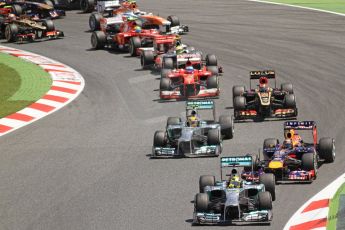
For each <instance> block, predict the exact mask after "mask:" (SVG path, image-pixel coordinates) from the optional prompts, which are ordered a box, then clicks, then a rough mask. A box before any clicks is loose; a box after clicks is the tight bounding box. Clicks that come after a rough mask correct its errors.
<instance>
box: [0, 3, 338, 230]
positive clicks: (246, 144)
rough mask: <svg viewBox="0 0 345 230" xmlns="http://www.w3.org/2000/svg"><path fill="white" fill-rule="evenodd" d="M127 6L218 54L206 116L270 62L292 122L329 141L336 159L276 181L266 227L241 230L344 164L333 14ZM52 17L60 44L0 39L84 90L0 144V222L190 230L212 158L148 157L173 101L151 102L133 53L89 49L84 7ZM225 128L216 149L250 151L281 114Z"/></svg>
mask: <svg viewBox="0 0 345 230" xmlns="http://www.w3.org/2000/svg"><path fill="white" fill-rule="evenodd" d="M139 4H140V6H141V8H143V10H146V11H150V12H153V13H159V14H160V15H164V16H168V15H170V14H176V15H178V16H179V17H180V20H181V22H182V23H183V24H187V25H189V26H190V30H191V32H190V34H189V35H187V36H185V37H183V39H184V41H185V43H189V44H193V46H195V47H196V48H199V49H201V50H203V51H204V52H205V53H215V54H216V55H217V56H218V61H219V63H220V64H221V65H222V66H223V67H224V71H225V74H224V76H222V77H221V80H220V81H221V90H222V92H221V99H219V100H217V110H218V115H219V114H223V113H232V112H233V111H232V110H231V109H230V108H231V106H232V99H231V98H232V92H231V89H232V86H233V85H235V84H245V85H248V84H249V77H248V73H249V71H250V70H256V69H263V68H273V69H275V70H276V71H277V77H278V84H280V83H282V82H286V81H291V82H293V83H294V86H295V93H296V96H297V105H298V107H299V114H300V116H299V119H301V120H302V119H306V120H316V121H317V122H318V124H319V126H318V128H319V136H320V137H322V136H331V137H334V138H335V139H336V148H337V150H336V151H337V157H336V162H335V163H333V164H330V165H323V166H322V167H321V168H320V170H319V176H318V179H317V180H316V181H315V182H314V183H313V184H311V185H279V186H277V201H276V202H275V203H274V210H273V211H274V219H273V222H272V223H271V225H270V226H262V225H261V226H260V225H250V226H246V227H243V229H282V228H283V226H284V224H285V223H286V222H287V220H288V219H289V218H290V216H291V215H292V214H293V213H294V212H295V211H296V210H297V209H298V208H299V207H300V206H301V205H302V204H303V203H304V202H305V201H307V200H308V199H309V198H310V197H311V196H312V195H314V194H315V193H316V192H318V191H319V190H321V188H323V187H324V186H326V185H327V184H328V183H330V182H331V181H332V180H334V179H335V178H336V177H337V176H338V175H340V173H342V172H343V170H344V168H345V154H344V144H345V136H344V135H343V134H344V132H345V125H344V121H343V119H344V113H345V109H344V108H345V102H344V100H343V93H344V88H345V81H344V77H345V66H344V63H345V39H344V35H345V23H344V22H345V18H344V17H340V16H336V15H331V14H326V13H318V12H313V11H308V10H303V9H295V8H289V7H284V6H277V5H268V4H261V3H254V2H247V1H243V0H231V1H230V0H214V1H209V0H198V1H194V0H176V1H169V0H164V1H163V0H141V1H140V2H139ZM55 23H56V27H57V28H60V29H62V30H64V32H65V34H66V37H65V38H64V39H61V40H55V41H50V42H37V43H32V44H25V45H16V44H11V45H10V46H11V47H16V48H21V49H24V50H28V51H32V52H36V53H39V54H42V55H46V56H48V57H51V58H53V59H56V60H58V61H61V62H64V63H66V64H68V65H70V66H72V67H73V68H75V69H76V70H78V71H80V73H81V74H82V75H83V76H84V78H85V81H86V87H85V90H84V92H83V93H82V94H81V95H80V96H79V98H77V100H75V101H74V102H72V103H71V104H69V105H68V106H67V107H66V108H64V109H62V110H60V111H58V112H56V113H54V114H52V115H50V116H48V117H46V118H44V119H43V120H41V121H39V122H36V123H34V124H32V125H29V126H27V127H24V128H22V129H20V130H18V131H15V132H13V133H11V134H9V135H7V136H5V137H2V138H1V139H0V146H1V160H0V229H2V230H14V229H15V230H22V229H25V230H38V229H42V230H46V229H49V230H61V229H66V230H69V229H73V230H78V229H80V230H85V229H102V230H103V229H112V230H113V229H116V230H117V229H119V230H122V229H143V230H152V229H169V230H170V229H171V230H172V229H176V230H180V229H190V228H191V223H190V222H191V218H192V212H193V204H192V203H191V201H192V200H193V198H194V195H195V193H197V191H198V179H199V176H200V175H202V174H215V175H216V176H217V178H219V159H217V158H203V159H175V160H174V159H172V160H169V159H168V160H165V159H159V160H150V159H149V157H148V155H149V154H150V153H151V145H152V138H153V133H154V131H155V130H158V129H163V128H164V126H165V122H166V117H168V116H178V115H180V114H181V113H182V112H184V103H183V102H171V103H159V102H158V101H157V99H158V91H157V89H158V86H159V81H158V80H157V79H158V77H159V75H154V73H153V74H151V71H147V70H145V71H142V70H141V69H140V64H139V59H137V58H130V57H129V55H127V54H121V53H120V54H118V53H115V52H108V51H102V50H100V51H93V50H90V49H89V48H90V46H91V45H90V35H91V34H90V33H89V32H87V31H88V15H87V14H80V13H77V12H68V16H67V17H66V18H65V19H63V20H57V21H55ZM1 44H2V45H9V44H7V43H5V42H3V43H1ZM235 132H236V133H235V138H234V139H233V140H230V141H226V142H225V147H224V150H225V151H224V153H223V154H224V155H238V154H245V153H256V152H257V150H258V148H260V147H262V143H263V140H264V139H265V138H268V137H276V136H277V137H279V138H280V139H281V138H282V136H283V132H282V122H281V121H273V122H260V123H253V122H251V123H243V124H237V125H236V131H235ZM201 228H202V229H214V227H201ZM235 228H236V227H231V226H230V227H229V228H228V229H235Z"/></svg>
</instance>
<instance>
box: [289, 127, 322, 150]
mask: <svg viewBox="0 0 345 230" xmlns="http://www.w3.org/2000/svg"><path fill="white" fill-rule="evenodd" d="M290 129H293V130H312V134H313V141H314V145H315V146H316V145H317V128H316V122H315V121H286V122H284V136H285V134H286V132H290V131H289V130H290Z"/></svg>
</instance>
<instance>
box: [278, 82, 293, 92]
mask: <svg viewBox="0 0 345 230" xmlns="http://www.w3.org/2000/svg"><path fill="white" fill-rule="evenodd" d="M280 89H281V91H284V92H287V93H289V94H293V86H292V83H282V84H281V85H280Z"/></svg>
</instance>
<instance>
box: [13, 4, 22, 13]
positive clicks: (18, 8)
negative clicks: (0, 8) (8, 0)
mask: <svg viewBox="0 0 345 230" xmlns="http://www.w3.org/2000/svg"><path fill="white" fill-rule="evenodd" d="M11 11H12V13H13V14H14V15H16V16H20V15H22V14H23V8H22V7H21V6H20V5H17V4H13V5H12V6H11Z"/></svg>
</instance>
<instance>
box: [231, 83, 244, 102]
mask: <svg viewBox="0 0 345 230" xmlns="http://www.w3.org/2000/svg"><path fill="white" fill-rule="evenodd" d="M245 91H246V87H245V86H243V85H235V86H234V87H232V98H234V99H235V97H238V96H242V95H243V93H244V92H245Z"/></svg>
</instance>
